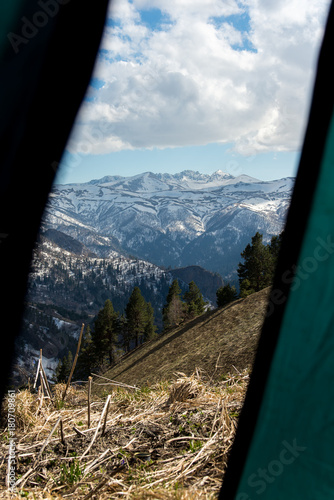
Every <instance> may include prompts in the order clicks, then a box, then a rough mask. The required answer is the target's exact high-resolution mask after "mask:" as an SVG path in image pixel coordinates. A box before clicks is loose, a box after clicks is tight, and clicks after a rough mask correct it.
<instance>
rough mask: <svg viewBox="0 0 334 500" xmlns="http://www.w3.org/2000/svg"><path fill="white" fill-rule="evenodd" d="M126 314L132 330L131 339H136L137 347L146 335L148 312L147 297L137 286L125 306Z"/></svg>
mask: <svg viewBox="0 0 334 500" xmlns="http://www.w3.org/2000/svg"><path fill="white" fill-rule="evenodd" d="M125 314H126V319H127V325H128V328H129V331H130V339H133V340H134V341H135V347H137V346H138V345H139V344H140V342H141V341H142V340H143V337H144V331H145V326H146V314H147V312H146V302H145V299H144V297H143V296H142V294H141V292H140V289H139V288H138V287H137V286H136V287H135V288H134V289H133V290H132V293H131V295H130V298H129V302H128V303H127V306H126V308H125Z"/></svg>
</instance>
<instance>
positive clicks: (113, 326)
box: [92, 299, 118, 365]
mask: <svg viewBox="0 0 334 500" xmlns="http://www.w3.org/2000/svg"><path fill="white" fill-rule="evenodd" d="M117 318H118V314H117V313H116V312H115V311H114V307H113V305H112V302H111V300H109V299H107V300H106V301H105V304H104V307H103V308H102V309H101V310H100V311H99V312H98V315H97V318H96V320H95V323H94V331H93V332H92V340H93V343H94V348H95V354H96V357H97V359H98V360H99V362H100V363H101V362H103V361H104V358H105V356H106V355H107V356H108V360H109V363H110V364H111V365H112V364H113V363H114V360H115V348H116V344H117V340H118V335H117V334H118V332H117Z"/></svg>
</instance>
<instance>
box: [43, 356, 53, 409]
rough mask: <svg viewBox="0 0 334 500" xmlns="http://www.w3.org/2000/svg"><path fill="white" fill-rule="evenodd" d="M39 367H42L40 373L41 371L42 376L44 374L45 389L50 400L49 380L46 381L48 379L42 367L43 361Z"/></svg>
mask: <svg viewBox="0 0 334 500" xmlns="http://www.w3.org/2000/svg"><path fill="white" fill-rule="evenodd" d="M41 369H42V373H43V376H44V381H45V385H46V390H47V392H48V394H49V398H50V399H51V400H52V394H51V389H50V385H49V382H48V379H47V376H46V373H45V370H44V367H43V363H42V364H41Z"/></svg>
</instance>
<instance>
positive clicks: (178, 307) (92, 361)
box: [56, 279, 207, 382]
mask: <svg viewBox="0 0 334 500" xmlns="http://www.w3.org/2000/svg"><path fill="white" fill-rule="evenodd" d="M188 287H189V290H188V291H187V292H186V293H185V294H184V297H183V298H182V297H181V293H182V291H181V288H180V286H179V283H178V280H177V279H175V280H174V281H173V282H172V284H171V285H170V287H169V290H168V294H167V297H166V304H165V306H164V308H163V311H162V314H163V329H164V331H166V330H169V329H171V328H174V327H176V326H179V325H180V324H181V323H183V322H184V321H185V320H186V319H191V318H193V317H195V316H198V315H200V314H202V313H203V312H204V311H205V308H206V305H207V303H206V302H205V301H204V299H203V295H202V293H201V291H200V289H199V288H198V286H197V285H196V284H195V283H194V282H193V281H191V282H190V283H189V285H188ZM156 337H157V326H156V324H155V317H154V310H153V307H152V305H151V303H150V302H146V300H145V299H144V297H143V296H142V294H141V291H140V288H139V287H138V286H136V287H134V289H133V291H132V293H131V295H130V298H129V301H128V303H127V305H126V307H125V312H124V313H123V314H120V313H118V312H117V311H115V309H114V307H113V304H112V301H111V300H110V299H107V300H106V301H105V304H104V306H103V308H102V309H100V311H99V312H98V314H97V316H96V319H95V321H94V325H93V328H91V327H90V326H89V325H88V326H87V328H86V331H85V334H84V337H83V340H82V347H81V350H80V355H79V359H78V363H77V368H76V373H75V375H76V376H79V377H86V376H87V375H89V374H90V373H91V372H92V371H94V369H97V368H99V369H101V368H107V367H108V366H112V365H113V364H114V363H115V361H116V360H117V358H118V357H120V356H121V355H123V354H126V353H128V352H130V350H132V349H134V348H136V347H138V346H139V345H141V344H142V343H143V342H146V341H148V340H152V339H154V338H156ZM72 360H73V356H72V353H71V351H69V353H68V355H67V356H65V357H64V358H63V359H62V360H60V361H59V363H58V366H57V368H56V381H57V382H61V381H65V380H66V378H67V376H68V373H69V372H70V369H71V365H72Z"/></svg>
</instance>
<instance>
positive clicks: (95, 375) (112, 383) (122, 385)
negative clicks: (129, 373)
mask: <svg viewBox="0 0 334 500" xmlns="http://www.w3.org/2000/svg"><path fill="white" fill-rule="evenodd" d="M92 375H94V377H99V378H103V379H104V380H108V381H109V382H110V383H111V385H118V386H120V387H130V389H136V390H137V391H138V390H139V389H138V387H135V386H134V385H127V384H124V382H117V381H116V380H111V379H110V378H107V377H102V375H97V374H96V373H92ZM104 385H107V384H104Z"/></svg>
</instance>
